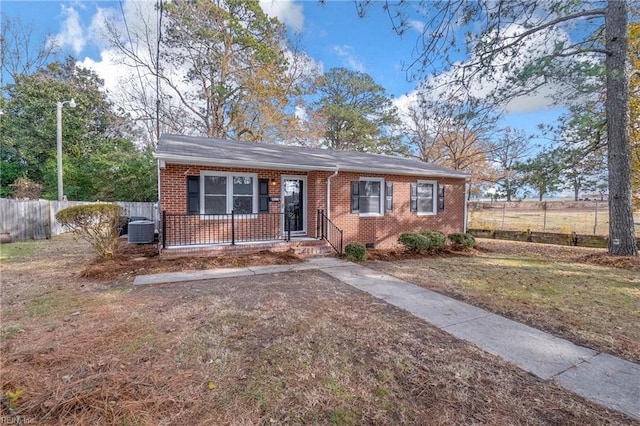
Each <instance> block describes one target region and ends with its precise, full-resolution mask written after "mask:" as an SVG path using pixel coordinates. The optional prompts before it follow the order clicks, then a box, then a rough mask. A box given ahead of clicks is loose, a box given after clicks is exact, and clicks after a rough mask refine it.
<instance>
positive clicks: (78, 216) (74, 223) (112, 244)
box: [56, 203, 123, 258]
mask: <svg viewBox="0 0 640 426" xmlns="http://www.w3.org/2000/svg"><path fill="white" fill-rule="evenodd" d="M122 214H123V209H122V207H120V206H118V205H116V204H107V203H100V204H82V205H79V206H73V207H68V208H66V209H63V210H60V211H59V212H58V213H57V214H56V219H58V221H59V222H60V223H61V224H62V225H63V226H65V227H67V228H68V229H70V230H71V231H73V232H74V233H75V234H76V235H78V236H79V237H80V238H82V239H84V240H86V241H87V242H88V243H89V244H91V246H92V247H93V248H94V249H95V250H96V252H97V253H98V256H99V257H100V258H113V257H115V256H116V255H117V253H118V237H119V234H120V232H119V231H120V216H122Z"/></svg>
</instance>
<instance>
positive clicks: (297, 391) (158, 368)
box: [0, 237, 638, 425]
mask: <svg viewBox="0 0 640 426" xmlns="http://www.w3.org/2000/svg"><path fill="white" fill-rule="evenodd" d="M0 248H1V249H2V252H1V253H0V257H1V258H2V265H1V266H0V268H1V270H0V272H1V273H2V312H1V320H2V321H1V331H2V335H1V336H2V337H1V348H0V349H1V351H2V365H1V367H0V373H1V375H0V377H1V382H0V384H1V386H2V396H3V398H4V400H5V401H6V402H9V401H11V400H12V395H13V396H15V395H17V393H19V392H20V391H21V392H22V393H21V395H20V396H19V397H17V398H14V400H15V401H14V402H15V404H16V412H15V414H19V415H20V416H23V418H25V419H30V420H32V421H33V422H36V421H37V422H38V424H65V425H67V424H120V425H132V424H133V425H147V424H149V425H162V424H167V425H169V424H178V423H180V424H339V425H349V424H381V425H389V424H425V423H426V424H443V425H444V424H446V425H453V424H456V425H457V424H527V425H546V424H562V425H572V424H573V425H583V424H621V425H622V424H635V423H638V422H635V423H634V421H633V420H632V419H629V418H628V417H625V416H623V415H621V414H618V413H615V412H612V411H610V410H606V409H604V408H602V407H599V406H597V405H595V404H592V403H589V402H586V401H584V400H583V399H581V398H580V397H578V396H575V395H573V394H571V393H569V392H567V391H565V390H563V389H561V388H559V387H557V386H554V385H553V384H551V383H543V382H540V381H539V380H537V379H536V378H534V377H532V376H530V375H528V374H526V373H524V372H522V371H521V370H519V369H517V368H515V367H513V366H512V365H510V364H508V363H506V362H504V361H501V360H499V359H497V358H495V357H493V356H491V355H488V354H486V353H484V352H482V351H480V350H478V349H476V348H475V347H474V346H472V345H469V344H467V343H464V342H461V341H458V340H456V339H455V338H453V337H451V336H449V335H447V334H445V333H444V332H442V331H440V330H438V329H435V328H433V327H431V326H429V325H427V324H425V323H424V322H422V321H420V320H419V319H417V318H415V317H413V316H411V315H409V314H407V313H405V312H403V311H401V310H399V309H396V308H393V307H391V306H389V305H387V304H385V303H383V302H381V301H379V300H377V299H374V298H372V297H370V296H368V295H367V294H364V293H362V292H359V291H357V290H355V289H353V288H351V287H349V286H347V285H345V284H343V283H340V282H338V281H336V280H334V279H332V278H330V277H328V276H327V275H325V274H323V273H321V272H315V271H307V272H297V273H286V274H284V273H283V274H272V275H265V276H261V277H260V278H259V279H257V278H256V277H246V278H234V279H221V280H215V281H203V282H192V283H181V284H173V285H159V286H150V287H146V288H135V289H134V288H132V286H131V280H132V275H131V274H130V273H129V272H127V270H129V271H131V270H132V269H131V268H133V270H137V269H135V268H139V266H137V265H140V264H146V266H145V268H147V269H149V270H150V269H153V268H152V267H151V266H150V263H151V261H149V260H148V259H147V260H145V259H141V258H132V259H131V260H130V261H129V263H126V262H124V263H125V264H129V266H130V269H127V267H126V265H125V266H123V264H121V265H120V266H119V268H120V269H118V270H117V273H113V274H111V275H110V278H109V279H96V278H91V279H90V278H81V277H80V274H81V272H82V271H83V270H85V266H86V264H87V263H88V262H90V261H91V254H90V250H88V248H87V247H86V246H85V245H84V244H83V243H77V242H74V241H73V240H72V239H70V238H68V237H63V238H56V239H54V240H52V241H43V242H31V243H20V244H13V245H10V246H0ZM7 249H9V250H7ZM485 257H486V258H487V259H488V260H487V264H486V265H487V266H486V268H487V269H484V270H479V269H478V268H477V266H478V264H476V263H474V262H480V264H482V262H481V260H482V259H484V258H485ZM500 258H503V263H500V261H499V259H500ZM135 259H137V260H135ZM509 259H511V260H513V259H514V258H512V257H511V255H508V254H498V252H496V251H492V252H488V253H486V254H483V255H478V256H465V257H452V258H447V257H442V258H426V259H420V260H405V261H402V262H393V264H392V263H386V264H385V263H383V262H375V263H373V264H372V265H373V266H375V267H377V268H378V267H379V268H383V267H386V268H388V269H392V267H394V268H395V264H396V263H397V265H398V269H397V270H395V272H394V273H402V274H408V273H409V268H408V266H406V265H409V264H410V262H412V263H413V265H414V266H413V268H418V267H422V266H420V265H429V267H430V269H429V271H428V273H429V274H431V278H430V279H428V280H427V279H425V280H424V281H429V282H431V283H433V282H436V281H438V282H441V285H442V289H444V290H446V291H449V292H451V293H453V291H452V290H451V288H452V287H453V281H452V279H453V277H454V275H449V274H454V272H453V271H450V269H452V268H453V266H454V265H456V264H468V265H470V267H471V266H473V269H476V270H477V271H476V273H477V274H478V276H481V275H482V274H489V273H493V272H492V271H493V270H494V268H493V267H491V266H490V265H496V264H497V265H500V268H495V269H502V268H503V266H502V265H504V264H505V263H504V262H505V261H506V260H509ZM511 260H510V261H511ZM255 261H256V262H259V261H260V260H259V259H255ZM281 261H284V262H290V261H293V260H292V259H288V260H287V259H279V260H270V261H269V262H281ZM173 262H174V265H177V266H176V267H177V268H179V269H180V268H186V267H203V266H202V265H211V264H212V263H211V262H213V264H215V263H216V261H215V260H213V259H209V260H204V259H190V260H189V262H187V261H186V260H184V261H177V260H176V261H173ZM492 262H493V263H492ZM495 262H497V263H495ZM524 262H525V264H524V266H525V267H529V266H530V265H529V263H530V262H531V261H529V260H527V261H524ZM189 265H191V266H189ZM193 265H196V266H193ZM438 265H440V268H439V267H437V266H438ZM554 265H555V264H550V266H549V267H548V268H549V269H554V268H555V266H554ZM156 266H157V265H156ZM370 266H371V265H370ZM519 266H521V265H511V264H509V263H508V262H507V267H508V269H509V270H510V271H511V274H517V273H518V271H519ZM163 268H164V270H168V269H170V267H169V266H167V265H163ZM98 269H99V268H98ZM582 269H584V268H582ZM95 270H96V268H95V267H94V268H93V269H92V271H94V272H95ZM85 272H86V270H85ZM425 272H427V271H426V270H425ZM604 272H606V273H607V274H608V275H607V281H611V280H612V279H613V278H612V277H618V276H620V277H623V278H620V279H622V280H626V281H624V282H626V283H627V287H628V288H635V293H631V296H629V297H631V298H633V297H636V299H635V300H636V301H637V297H638V293H637V292H638V283H637V274H636V275H628V276H627V275H625V274H626V272H625V271H624V270H618V269H612V268H600V269H597V270H596V271H595V272H593V273H594V274H597V275H600V274H603V273H604ZM564 274H566V275H570V274H569V273H568V272H566V273H564ZM95 275H96V274H94V276H95ZM418 275H419V274H414V276H418ZM506 276H507V275H502V276H501V277H500V280H505V279H506V278H505V277H506ZM508 276H511V275H508ZM634 276H635V277H636V278H635V280H636V281H634V279H633V277H634ZM625 277H626V278H625ZM616 279H617V278H616ZM593 282H597V280H593ZM592 285H593V284H592ZM619 287H620V288H622V286H621V285H620V286H619ZM461 288H462V287H461ZM612 288H618V287H615V286H614V287H612ZM580 291H582V292H584V291H585V290H584V289H582V290H580ZM605 294H606V292H605ZM460 297H462V296H460ZM505 299H506V298H505ZM535 300H537V298H536V297H532V298H531V299H530V303H529V305H527V306H530V308H529V311H535V309H534V308H533V307H532V306H533V304H534V301H535ZM616 300H617V299H616ZM621 300H622V299H621ZM594 302H595V300H594ZM635 306H636V309H637V306H638V304H637V303H636V305H635ZM513 309H515V308H513ZM632 310H633V308H628V312H631V311H632ZM635 315H636V316H635V317H634V318H635V319H633V318H631V319H629V324H627V327H629V328H633V325H634V324H635V325H636V328H637V325H638V320H637V311H636V313H635ZM532 316H533V317H536V316H541V315H532ZM625 330H626V329H625ZM630 336H631V337H630V339H633V335H630ZM635 339H636V340H635V341H636V345H637V335H636V337H635ZM3 410H4V411H3V412H2V416H7V410H6V409H3ZM0 418H7V417H0Z"/></svg>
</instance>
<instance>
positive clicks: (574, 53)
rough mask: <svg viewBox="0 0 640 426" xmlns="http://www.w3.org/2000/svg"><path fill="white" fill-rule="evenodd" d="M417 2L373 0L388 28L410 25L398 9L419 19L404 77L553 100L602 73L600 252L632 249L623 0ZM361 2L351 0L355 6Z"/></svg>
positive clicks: (593, 87)
mask: <svg viewBox="0 0 640 426" xmlns="http://www.w3.org/2000/svg"><path fill="white" fill-rule="evenodd" d="M426 3H427V2H426V1H421V2H419V3H411V2H398V3H396V2H391V1H385V2H383V7H384V8H385V10H387V12H388V15H389V16H390V17H391V20H392V24H393V27H394V28H395V29H396V31H397V32H398V33H403V32H404V31H405V30H407V29H409V28H414V26H413V25H412V22H413V21H414V20H415V18H414V19H408V18H407V13H406V12H407V8H412V9H414V10H415V12H416V13H417V14H421V15H422V17H423V18H424V20H423V21H422V22H421V23H422V24H424V25H422V28H423V30H422V35H421V36H420V37H419V39H418V42H417V47H416V49H414V52H415V53H416V56H415V57H414V58H413V60H412V62H411V63H410V64H409V67H408V72H409V74H410V75H411V76H422V75H424V73H425V72H432V73H436V74H439V73H442V72H447V73H448V75H449V77H450V84H457V85H458V86H459V87H460V88H461V89H467V90H484V89H486V88H487V87H491V86H493V87H494V88H495V90H494V95H495V98H496V100H497V101H499V102H502V103H505V102H507V101H509V100H512V99H514V98H515V97H518V96H521V95H526V94H532V93H539V92H540V91H541V90H543V89H547V90H548V89H549V88H550V87H551V88H552V90H551V91H550V92H551V93H555V96H556V101H558V102H560V103H565V102H566V101H567V100H569V99H573V100H575V101H580V100H581V99H584V97H585V95H586V96H587V97H588V96H589V95H590V94H593V93H594V92H597V91H598V90H600V88H601V87H602V86H601V84H600V83H601V81H602V80H600V79H598V78H593V77H594V76H596V77H597V76H598V75H604V76H605V84H604V88H605V93H606V101H605V111H606V123H607V132H606V137H607V152H608V166H607V167H608V179H609V182H608V183H609V185H608V186H609V217H610V221H609V253H610V254H613V255H632V256H636V255H637V254H638V249H637V245H636V244H637V243H636V238H635V232H634V225H633V209H632V205H631V181H630V164H631V162H630V144H629V127H628V124H629V102H628V99H629V90H628V88H629V68H630V67H628V18H629V1H627V0H604V1H596V2H592V1H587V0H576V1H566V0H477V1H467V0H455V1H454V0H452V1H442V2H435V3H434V2H428V4H426ZM368 4H369V2H368V1H362V2H359V3H358V5H359V7H360V11H361V13H362V14H364V13H365V11H366V7H367V6H368ZM578 29H579V30H578ZM465 48H466V51H463V49H465ZM465 56H466V57H465ZM461 58H462V59H461Z"/></svg>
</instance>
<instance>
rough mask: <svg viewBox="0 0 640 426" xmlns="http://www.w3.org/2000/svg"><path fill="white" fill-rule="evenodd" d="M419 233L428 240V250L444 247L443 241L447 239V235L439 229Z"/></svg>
mask: <svg viewBox="0 0 640 426" xmlns="http://www.w3.org/2000/svg"><path fill="white" fill-rule="evenodd" d="M420 234H422V235H424V236H425V237H426V238H427V239H428V240H429V250H435V249H439V248H442V247H444V243H445V241H446V240H447V237H445V235H444V234H443V233H442V232H440V231H422V232H421V233H420Z"/></svg>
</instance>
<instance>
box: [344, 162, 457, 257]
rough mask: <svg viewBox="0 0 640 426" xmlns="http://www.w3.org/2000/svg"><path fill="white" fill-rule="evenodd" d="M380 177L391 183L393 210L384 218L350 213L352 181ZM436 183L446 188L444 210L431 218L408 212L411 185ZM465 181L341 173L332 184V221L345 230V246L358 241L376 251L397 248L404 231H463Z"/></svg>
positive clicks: (409, 209)
mask: <svg viewBox="0 0 640 426" xmlns="http://www.w3.org/2000/svg"><path fill="white" fill-rule="evenodd" d="M361 176H362V177H382V178H384V179H385V182H393V211H392V212H385V214H384V216H374V217H362V216H360V215H359V214H357V213H351V181H354V180H358V179H359V178H360V177H361ZM418 180H435V181H437V183H438V184H444V185H445V208H444V211H443V212H440V213H437V214H435V215H433V216H422V215H421V216H418V214H417V213H414V212H411V206H410V200H411V198H410V187H411V186H410V184H411V183H416V182H417V181H418ZM464 199H465V190H464V179H450V178H446V179H443V178H425V177H420V178H418V177H413V176H402V175H381V174H369V173H349V172H340V173H339V174H338V176H336V177H335V178H333V179H332V181H331V221H332V222H333V223H335V224H336V226H338V227H339V228H340V229H342V230H343V231H344V244H345V245H346V244H349V243H351V242H361V243H363V244H373V245H374V247H376V248H390V247H394V246H396V245H397V241H398V236H399V235H400V234H402V233H403V232H417V231H424V230H438V231H442V232H444V233H445V234H448V233H451V232H462V231H463V230H464Z"/></svg>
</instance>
